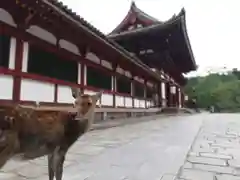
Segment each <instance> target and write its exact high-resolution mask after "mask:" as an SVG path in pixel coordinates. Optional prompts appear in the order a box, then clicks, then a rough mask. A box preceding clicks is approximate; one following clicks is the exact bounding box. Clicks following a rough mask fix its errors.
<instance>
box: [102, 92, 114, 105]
mask: <svg viewBox="0 0 240 180" xmlns="http://www.w3.org/2000/svg"><path fill="white" fill-rule="evenodd" d="M101 104H102V105H105V106H113V95H112V94H103V95H102V99H101Z"/></svg>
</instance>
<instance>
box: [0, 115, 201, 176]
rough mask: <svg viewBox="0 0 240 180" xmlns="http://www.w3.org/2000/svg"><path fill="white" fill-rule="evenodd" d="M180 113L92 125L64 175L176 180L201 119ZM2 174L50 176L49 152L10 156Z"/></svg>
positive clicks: (70, 157) (73, 151) (73, 150)
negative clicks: (19, 158) (112, 124)
mask: <svg viewBox="0 0 240 180" xmlns="http://www.w3.org/2000/svg"><path fill="white" fill-rule="evenodd" d="M201 119H202V118H201V116H199V115H194V116H180V117H168V118H160V119H159V120H155V121H149V122H142V123H136V124H134V125H131V126H122V127H115V128H109V129H105V130H99V131H91V132H89V133H88V134H86V135H85V136H83V137H82V138H80V139H79V141H77V142H76V143H75V144H74V145H73V147H72V148H71V149H70V151H69V153H68V154H67V157H66V163H65V167H64V178H63V179H64V180H146V179H147V180H160V179H162V180H173V179H174V178H175V175H176V174H177V172H178V170H179V168H180V167H181V165H182V164H183V163H184V161H185V158H186V155H187V153H188V151H189V150H190V147H191V144H192V142H193V140H194V138H195V136H196V134H197V132H198V130H199V128H200V127H201V124H202V120H201ZM0 179H1V180H26V179H27V180H31V179H34V180H47V179H48V177H47V161H46V157H42V158H39V159H36V160H32V161H27V162H18V161H16V160H11V161H10V162H9V163H8V164H7V165H6V166H5V167H4V168H3V169H2V170H1V172H0Z"/></svg>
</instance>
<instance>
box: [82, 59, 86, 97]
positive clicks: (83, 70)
mask: <svg viewBox="0 0 240 180" xmlns="http://www.w3.org/2000/svg"><path fill="white" fill-rule="evenodd" d="M85 66H86V65H85V63H84V62H81V85H82V86H81V93H82V94H84V86H85V75H86V73H85Z"/></svg>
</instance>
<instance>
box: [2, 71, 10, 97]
mask: <svg viewBox="0 0 240 180" xmlns="http://www.w3.org/2000/svg"><path fill="white" fill-rule="evenodd" d="M0 84H1V87H0V99H9V100H12V94H13V77H12V76H9V75H3V74H0Z"/></svg>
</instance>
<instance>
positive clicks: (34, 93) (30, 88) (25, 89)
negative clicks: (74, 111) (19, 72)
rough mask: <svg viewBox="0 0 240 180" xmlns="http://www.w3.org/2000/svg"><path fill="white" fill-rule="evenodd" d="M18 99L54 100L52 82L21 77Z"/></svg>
mask: <svg viewBox="0 0 240 180" xmlns="http://www.w3.org/2000/svg"><path fill="white" fill-rule="evenodd" d="M20 99H21V100H25V101H36V102H54V84H51V83H46V82H40V81H35V80H30V79H22V81H21V93H20Z"/></svg>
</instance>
